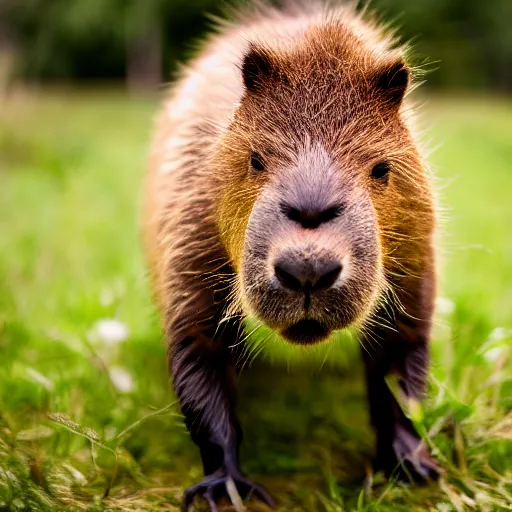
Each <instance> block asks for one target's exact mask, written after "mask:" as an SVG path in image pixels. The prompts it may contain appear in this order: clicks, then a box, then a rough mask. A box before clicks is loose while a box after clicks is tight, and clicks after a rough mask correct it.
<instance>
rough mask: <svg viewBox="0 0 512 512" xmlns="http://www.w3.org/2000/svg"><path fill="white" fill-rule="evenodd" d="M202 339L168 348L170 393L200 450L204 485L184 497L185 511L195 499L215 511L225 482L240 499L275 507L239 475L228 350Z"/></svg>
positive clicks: (218, 342) (220, 343)
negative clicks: (234, 488) (249, 499)
mask: <svg viewBox="0 0 512 512" xmlns="http://www.w3.org/2000/svg"><path fill="white" fill-rule="evenodd" d="M206 336H207V334H205V333H203V332H197V331H196V332H195V333H194V334H193V335H191V336H189V337H184V338H182V339H181V340H175V341H174V342H173V344H172V346H171V348H170V362H171V370H172V374H173V380H174V389H175V392H176V394H177V396H178V398H179V401H180V405H181V410H182V412H183V414H184V416H185V423H186V425H187V428H188V429H189V431H190V434H191V436H192V439H193V440H194V442H195V443H196V444H197V445H198V446H199V449H200V453H201V458H202V461H203V467H204V474H205V478H204V479H203V480H202V481H200V482H199V483H197V484H196V485H193V486H192V487H190V488H188V489H187V490H186V491H185V494H184V498H183V510H184V511H188V510H189V509H190V507H191V506H192V504H193V502H194V500H195V498H196V497H201V498H203V499H205V500H206V501H207V502H208V505H209V508H210V510H211V511H212V512H214V511H216V510H217V507H216V503H217V500H218V499H219V498H221V497H223V496H225V495H226V485H227V482H228V480H229V479H231V480H232V481H233V482H234V483H235V485H236V487H237V489H238V492H239V494H240V496H241V497H242V498H246V497H249V496H254V497H256V498H259V499H261V500H262V501H264V502H265V503H267V504H268V505H269V506H272V505H273V503H274V501H273V499H272V497H271V496H270V495H269V494H268V492H267V491H266V490H265V489H263V488H262V487H260V486H258V485H256V484H254V483H253V482H251V481H250V480H248V479H247V478H245V477H244V475H243V474H242V472H241V470H240V466H239V460H238V449H239V446H240V443H241V440H242V431H241V428H240V424H239V422H238V419H237V417H236V413H235V385H234V380H235V371H234V367H233V365H232V364H231V362H230V351H229V349H228V348H227V346H228V345H229V344H228V343H224V340H223V339H222V338H215V336H214V337H213V338H211V339H208V338H207V337H206Z"/></svg>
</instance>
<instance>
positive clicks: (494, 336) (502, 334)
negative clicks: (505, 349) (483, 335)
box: [489, 327, 512, 341]
mask: <svg viewBox="0 0 512 512" xmlns="http://www.w3.org/2000/svg"><path fill="white" fill-rule="evenodd" d="M511 335H512V333H511V332H510V331H509V330H508V329H505V328H504V327H496V329H494V330H493V331H492V332H491V334H490V335H489V341H503V340H506V339H507V338H508V337H510V336H511Z"/></svg>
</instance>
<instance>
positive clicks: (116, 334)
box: [92, 318, 130, 345]
mask: <svg viewBox="0 0 512 512" xmlns="http://www.w3.org/2000/svg"><path fill="white" fill-rule="evenodd" d="M129 334H130V331H129V330H128V326H127V325H126V324H124V323H123V322H121V321H120V320H117V319H116V318H104V319H102V320H98V321H97V322H96V323H95V324H94V327H93V328H92V337H93V338H94V339H96V340H98V339H99V340H100V341H103V343H105V344H107V345H116V344H118V343H122V342H123V341H126V339H127V338H128V336H129Z"/></svg>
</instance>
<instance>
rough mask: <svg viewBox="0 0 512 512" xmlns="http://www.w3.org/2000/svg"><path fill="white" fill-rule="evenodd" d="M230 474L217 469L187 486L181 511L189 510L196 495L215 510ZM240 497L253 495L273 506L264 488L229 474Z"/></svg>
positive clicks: (271, 499) (225, 491) (245, 497)
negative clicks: (199, 480) (194, 483)
mask: <svg viewBox="0 0 512 512" xmlns="http://www.w3.org/2000/svg"><path fill="white" fill-rule="evenodd" d="M229 478H230V475H228V474H226V473H225V472H224V471H218V472H216V473H214V474H213V475H209V476H207V477H206V478H204V480H202V481H201V482H199V483H197V484H196V485H193V486H192V487H189V488H188V489H187V490H186V491H185V493H184V495H183V506H182V511H183V512H189V511H190V510H191V507H192V504H193V503H194V500H195V499H196V498H197V497H200V498H203V499H204V500H206V502H207V503H208V507H209V509H210V512H217V501H218V500H219V499H221V498H223V497H225V496H227V494H228V493H227V483H228V480H229ZM231 478H232V480H233V482H234V483H235V485H236V488H237V490H238V493H239V494H240V496H241V498H243V499H248V498H251V497H255V498H257V499H259V500H261V501H262V502H263V503H265V504H266V505H268V506H269V507H270V508H273V507H274V505H275V502H274V499H273V498H272V496H271V495H270V494H269V493H268V492H267V490H266V489H264V488H263V487H261V486H260V485H257V484H255V483H253V482H251V481H250V480H248V479H247V478H245V477H243V476H242V475H236V476H231Z"/></svg>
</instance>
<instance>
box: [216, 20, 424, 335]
mask: <svg viewBox="0 0 512 512" xmlns="http://www.w3.org/2000/svg"><path fill="white" fill-rule="evenodd" d="M340 31H341V32H340ZM349 37H352V38H353V39H354V40H353V41H349V43H350V44H347V40H346V38H349ZM344 38H345V39H344ZM241 76H242V79H243V86H244V95H243V97H242V100H241V103H240V105H239V107H238V109H237V111H236V114H235V117H234V119H233V122H232V124H231V126H230V128H229V130H228V131H227V133H226V135H225V136H224V138H223V140H222V142H221V144H220V146H219V148H218V152H217V153H218V154H217V155H216V162H217V165H218V167H219V172H222V173H223V176H222V178H221V179H222V180H223V182H224V186H223V187H222V190H223V192H222V197H221V199H220V205H219V214H218V219H219V220H218V222H219V228H220V231H221V236H222V240H223V242H224V244H225V246H226V248H227V251H228V253H229V255H230V257H231V259H232V261H233V265H234V267H235V269H236V273H237V277H238V291H237V293H238V294H239V299H240V302H241V305H242V307H243V309H244V311H245V312H246V313H248V314H252V315H256V316H257V317H258V318H259V319H260V320H262V321H263V322H264V323H266V324H267V325H268V326H269V327H271V328H272V329H274V330H275V331H277V332H278V333H280V334H281V335H282V336H283V337H284V338H285V339H287V340H289V341H291V342H293V343H301V344H309V343H315V342H319V341H322V340H324V339H326V338H327V337H328V336H329V335H330V334H331V333H332V332H333V331H335V330H338V329H342V328H345V327H347V326H350V325H360V324H361V323H363V322H364V321H365V319H367V318H368V317H369V316H370V315H371V314H372V312H373V311H374V310H375V308H376V305H377V304H379V300H380V299H381V298H382V297H383V295H384V293H385V290H386V287H387V277H388V274H387V271H391V270H390V269H391V263H390V262H391V261H392V260H393V255H392V250H391V249H390V247H391V246H390V244H389V243H388V241H389V240H390V239H389V238H388V237H387V236H388V235H389V234H390V233H392V234H393V236H394V237H395V238H393V236H392V239H396V237H398V236H404V237H405V236H407V232H404V230H405V231H406V230H407V217H408V216H410V215H414V212H407V211H404V209H403V208H401V205H402V204H403V203H404V199H407V198H408V197H410V195H411V194H413V195H414V194H415V195H419V194H421V191H422V190H424V189H425V183H426V182H427V178H426V171H425V169H424V167H423V166H422V163H421V160H420V158H419V156H418V153H417V150H416V147H415V144H414V141H413V139H412V137H411V135H410V133H409V130H408V127H407V123H406V121H405V115H404V112H403V110H404V108H405V107H404V105H402V103H403V101H402V100H403V97H404V95H405V94H406V92H407V89H408V87H409V82H410V71H409V68H408V67H407V66H406V65H405V63H404V62H403V60H402V56H401V55H400V53H399V52H397V51H387V52H385V51H382V52H380V53H378V54H375V53H374V52H371V53H370V51H369V50H368V49H367V47H366V46H364V45H362V44H361V43H359V42H358V41H357V40H356V39H355V36H354V35H353V34H352V33H350V34H345V33H344V32H343V30H342V29H341V28H340V27H337V26H333V27H329V26H327V27H324V28H323V29H322V30H321V31H320V29H319V30H318V32H311V33H310V34H306V35H305V36H304V41H303V43H302V46H297V45H294V46H290V47H289V48H288V47H286V45H283V46H282V47H281V48H279V50H276V49H275V48H274V49H270V48H267V47H265V45H264V44H252V45H250V47H249V48H248V50H247V53H246V55H245V58H244V59H243V63H242V66H241Z"/></svg>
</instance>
